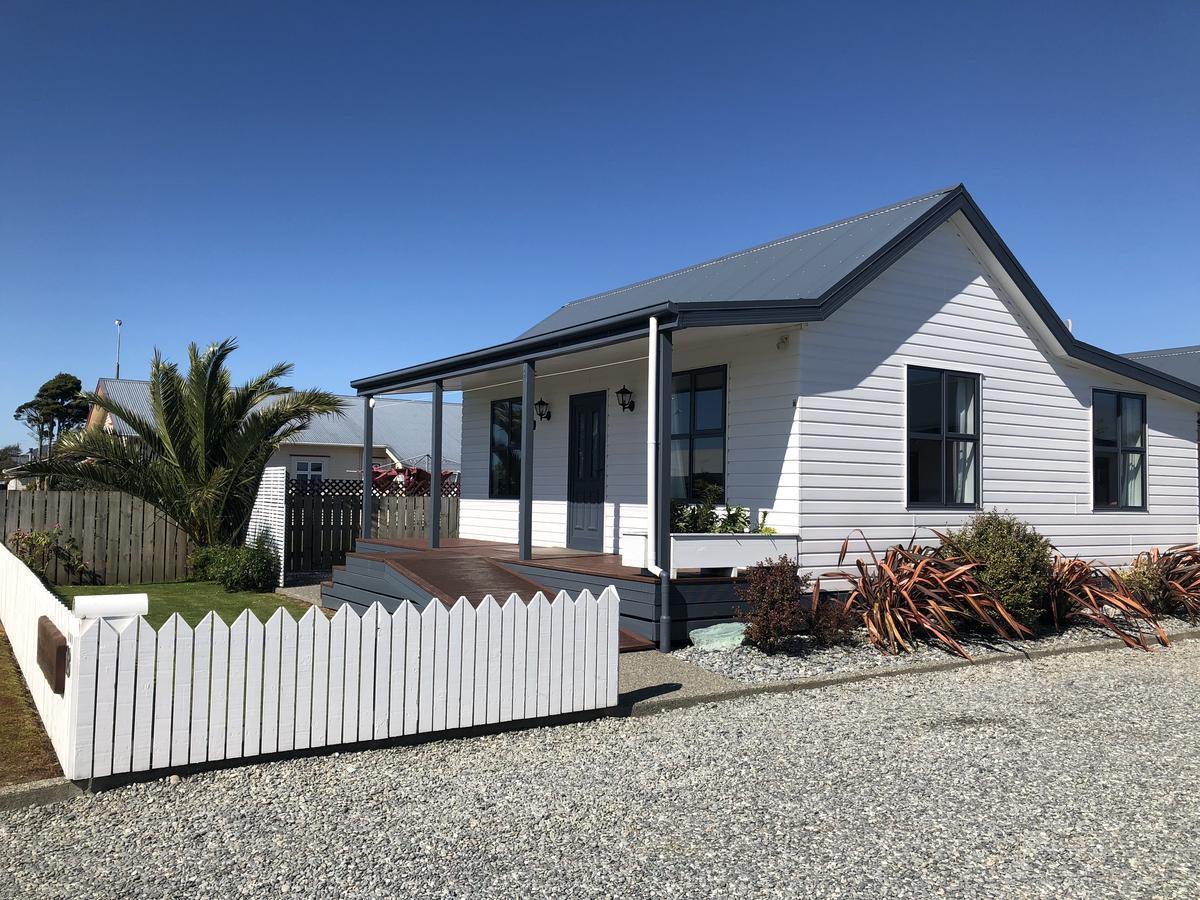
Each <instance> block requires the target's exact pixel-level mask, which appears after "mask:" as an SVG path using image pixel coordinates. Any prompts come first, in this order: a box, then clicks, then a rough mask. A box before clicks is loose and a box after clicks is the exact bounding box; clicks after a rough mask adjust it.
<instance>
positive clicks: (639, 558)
mask: <svg viewBox="0 0 1200 900" xmlns="http://www.w3.org/2000/svg"><path fill="white" fill-rule="evenodd" d="M799 551H800V537H799V535H795V534H672V535H671V577H672V578H674V577H675V574H676V573H677V572H678V571H679V570H680V569H707V570H716V571H719V572H721V573H722V574H727V575H736V574H737V572H738V570H739V569H744V568H746V567H747V566H753V565H757V564H758V563H760V562H764V561H765V560H768V559H775V558H777V557H780V556H790V557H792V558H793V559H795V558H796V557H797V555H798V554H799ZM621 562H622V563H623V564H624V565H627V566H636V567H638V568H645V565H646V533H645V532H633V531H630V532H622V533H621Z"/></svg>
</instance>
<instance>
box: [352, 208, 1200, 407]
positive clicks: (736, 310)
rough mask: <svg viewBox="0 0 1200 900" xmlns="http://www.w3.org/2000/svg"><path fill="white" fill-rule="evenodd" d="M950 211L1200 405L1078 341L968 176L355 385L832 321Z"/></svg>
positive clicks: (388, 384)
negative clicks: (705, 333) (1072, 319)
mask: <svg viewBox="0 0 1200 900" xmlns="http://www.w3.org/2000/svg"><path fill="white" fill-rule="evenodd" d="M951 216H959V217H961V219H963V220H965V221H966V223H967V224H969V225H970V227H971V228H972V229H974V231H975V233H976V234H978V235H979V237H980V239H981V240H982V242H983V244H984V246H985V247H986V250H987V252H989V253H990V254H991V255H992V256H994V257H995V259H996V262H997V263H998V264H999V266H1000V268H1001V269H1003V272H1004V275H1005V276H1007V278H1009V279H1010V280H1011V281H1012V283H1013V284H1014V285H1015V287H1016V289H1017V290H1018V291H1019V292H1020V294H1021V296H1022V297H1024V298H1025V300H1027V301H1028V303H1029V306H1030V307H1032V310H1033V313H1034V314H1035V315H1036V316H1037V318H1038V320H1039V321H1040V323H1041V325H1042V326H1043V327H1044V329H1045V331H1046V332H1047V333H1048V335H1049V336H1050V337H1051V338H1052V339H1053V342H1054V344H1055V345H1057V347H1059V348H1061V349H1062V352H1063V353H1065V354H1066V355H1067V356H1069V357H1072V358H1074V359H1078V360H1080V361H1082V362H1085V363H1088V364H1089V365H1093V366H1096V367H1097V368H1100V369H1105V370H1107V371H1110V372H1113V373H1115V374H1117V375H1121V376H1124V377H1126V378H1131V379H1133V380H1135V381H1138V382H1141V383H1143V384H1148V385H1152V386H1154V387H1156V388H1158V389H1160V390H1163V391H1166V392H1167V393H1171V394H1175V395H1176V396H1179V397H1183V398H1185V399H1187V400H1190V401H1192V402H1193V403H1200V385H1197V384H1193V383H1191V382H1189V381H1187V380H1184V379H1181V378H1179V377H1177V376H1175V375H1173V374H1171V373H1169V372H1167V371H1165V370H1161V369H1157V368H1151V367H1149V366H1147V365H1144V364H1143V362H1142V361H1140V360H1137V359H1132V358H1130V357H1125V356H1118V355H1117V354H1115V353H1110V352H1109V351H1107V350H1102V349H1101V348H1099V347H1095V346H1092V345H1091V344H1087V343H1085V342H1083V341H1080V340H1078V339H1077V338H1075V336H1074V335H1072V334H1071V329H1070V328H1068V327H1067V324H1066V323H1065V322H1064V321H1063V320H1062V319H1061V318H1060V317H1059V315H1058V314H1057V313H1056V312H1055V311H1054V309H1053V307H1051V306H1050V304H1049V302H1047V300H1046V298H1045V297H1044V296H1043V295H1042V292H1041V291H1040V290H1039V289H1038V287H1037V285H1036V284H1034V283H1033V279H1032V278H1030V277H1029V275H1028V274H1027V273H1026V272H1025V270H1024V268H1022V266H1021V264H1020V263H1019V262H1018V261H1017V258H1016V257H1015V256H1014V255H1013V253H1012V251H1011V250H1009V249H1008V246H1007V245H1006V244H1005V243H1004V241H1003V239H1002V238H1001V237H1000V235H999V234H998V233H997V231H996V229H995V228H993V227H992V224H991V222H989V221H988V220H987V217H985V216H984V214H983V212H982V211H981V210H980V209H979V207H978V206H977V205H976V204H975V201H974V199H972V197H971V195H970V194H969V193H967V189H966V188H965V187H964V186H963V185H961V184H959V185H956V186H955V187H952V188H948V189H946V190H941V191H934V192H932V193H929V194H922V195H921V196H919V197H914V198H912V199H909V200H904V201H901V202H900V203H894V204H892V205H891V206H886V207H883V208H881V209H877V210H873V211H872V212H868V213H862V214H861V215H858V216H854V217H852V218H849V219H843V220H842V221H840V222H834V223H833V224H831V225H825V226H822V227H821V228H815V229H812V230H810V231H804V232H801V233H799V234H795V235H791V236H790V237H785V238H780V239H779V240H776V241H770V242H769V243H766V244H760V245H759V246H757V247H751V248H750V249H748V250H742V251H740V252H738V253H732V254H729V255H728V256H722V257H720V258H719V259H715V260H710V261H709V262H706V263H699V264H697V265H695V266H689V267H687V268H685V269H679V270H677V271H675V272H670V273H668V274H666V275H660V276H658V277H657V278H650V279H647V280H645V281H640V282H637V283H636V284H632V285H629V286H627V287H624V288H618V289H616V290H613V291H607V292H605V293H601V294H596V295H594V296H592V297H586V298H584V299H583V300H578V301H575V302H574V303H568V304H567V305H566V306H563V307H561V308H560V309H559V310H558V311H557V312H555V313H553V314H552V315H550V316H549V317H547V318H546V319H543V320H542V321H541V322H539V323H538V324H537V325H535V326H534V327H533V328H531V329H529V330H528V331H526V332H525V333H524V334H522V335H521V336H520V337H518V338H516V339H515V340H513V341H510V342H508V343H505V344H497V345H494V346H491V347H485V348H483V349H481V350H476V351H474V352H471V353H462V354H459V355H457V356H451V357H446V358H445V359H439V360H434V361H432V362H427V363H421V364H418V365H415V366H409V367H407V368H405V369H398V370H396V371H393V372H384V373H382V374H379V375H373V376H370V377H368V378H359V379H356V380H355V381H352V382H351V383H350V385H351V387H353V388H354V389H355V390H356V391H358V393H359V394H360V395H363V394H380V393H385V392H388V391H401V390H414V389H427V388H428V386H429V385H431V384H433V382H435V381H439V380H441V381H446V380H449V379H456V378H462V377H464V376H467V375H470V374H473V373H477V372H484V371H489V370H492V369H497V368H501V367H503V366H510V365H515V364H518V363H522V362H533V361H536V360H538V359H544V358H548V357H553V356H559V355H562V354H564V353H572V352H577V351H580V350H585V349H589V348H594V347H600V346H605V345H606V344H613V343H619V342H621V341H628V340H633V339H637V338H640V337H643V336H644V335H646V334H647V333H648V331H649V318H650V317H651V316H654V317H655V318H656V319H658V325H659V328H660V329H663V330H670V329H675V328H688V327H703V326H714V325H748V324H785V323H786V324H790V323H798V322H819V321H823V320H824V319H827V318H829V316H831V315H833V314H834V313H836V312H837V310H838V309H840V308H841V306H842V305H843V304H844V303H846V302H847V301H849V300H850V299H851V298H852V297H854V296H855V295H856V294H858V292H859V291H861V290H862V289H863V288H864V287H866V286H867V285H868V284H870V283H871V282H872V281H873V280H874V279H875V278H876V277H877V276H878V275H879V274H880V273H881V272H883V271H884V270H885V269H887V268H888V267H889V266H890V265H892V263H894V262H896V260H898V259H900V257H902V256H903V255H904V254H905V253H907V252H908V251H909V250H911V249H912V248H913V247H915V246H916V245H917V244H919V243H920V242H921V241H922V240H924V239H925V237H927V236H928V235H929V234H931V233H932V232H933V231H934V230H935V229H937V228H938V227H940V226H941V225H942V224H943V223H945V222H946V221H947V220H948V219H950V217H951Z"/></svg>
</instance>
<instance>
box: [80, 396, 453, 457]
mask: <svg viewBox="0 0 1200 900" xmlns="http://www.w3.org/2000/svg"><path fill="white" fill-rule="evenodd" d="M96 390H97V391H98V392H100V393H102V394H104V395H105V396H106V397H110V398H112V399H113V400H115V401H116V402H118V403H120V404H122V405H123V406H127V407H129V408H130V409H132V410H133V411H134V412H136V413H138V414H139V415H141V416H144V417H145V418H147V419H153V418H154V415H153V413H152V412H151V410H150V382H148V381H138V380H136V379H130V378H120V379H118V378H101V379H100V381H99V382H98V384H97V385H96ZM342 399H343V400H345V401H346V405H345V407H344V409H343V413H344V415H342V416H340V417H339V416H318V417H317V418H315V419H313V421H312V423H311V424H310V425H309V426H308V428H306V429H305V430H304V433H303V434H300V435H296V436H295V437H292V438H289V439H288V441H287V442H288V443H292V444H333V445H341V446H351V447H358V446H362V413H363V410H362V398H361V397H347V396H343V397H342ZM432 416H433V404H432V403H430V402H429V401H427V400H395V399H390V398H384V397H380V398H378V399H377V400H376V401H375V415H374V440H375V445H376V446H377V447H387V448H388V449H390V450H391V451H392V454H393V455H394V456H395V457H396V458H397V459H399V460H401V461H402V462H407V461H410V460H412V461H415V460H421V459H422V458H423V457H427V456H428V455H429V450H430V447H429V443H430V442H429V438H430V430H431V425H432ZM113 427H114V428H115V429H116V432H117V433H118V434H124V435H128V434H132V433H133V431H132V429H130V427H129V426H128V425H127V424H126V423H125V422H122V421H120V420H116V421H114V422H113ZM442 460H443V463H444V467H445V468H447V469H458V468H459V465H460V462H461V460H462V404H459V403H445V404H443V407H442Z"/></svg>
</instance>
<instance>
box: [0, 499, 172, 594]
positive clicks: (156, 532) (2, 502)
mask: <svg viewBox="0 0 1200 900" xmlns="http://www.w3.org/2000/svg"><path fill="white" fill-rule="evenodd" d="M0 524H2V525H3V538H4V540H5V541H7V540H8V539H9V536H10V535H11V534H12V533H13V532H14V531H16V530H18V529H21V530H25V531H29V530H33V529H36V530H44V529H50V528H53V527H54V526H55V525H58V526H59V527H60V528H62V530H63V534H64V535H68V536H70V537H71V538H73V539H74V540H75V543H76V544H78V545H79V550H80V552H81V553H82V555H83V560H84V562H86V563H87V564H88V566H89V568H90V572H89V573H88V574H86V575H85V576H84V578H83V580H84V581H87V582H94V583H97V584H144V583H150V582H157V581H180V580H182V579H184V578H186V577H187V558H188V553H189V551H190V550H191V546H190V543H189V541H188V537H187V535H186V534H185V533H184V532H183V530H182V529H181V528H180V527H179V526H178V525H176V524H175V523H174V522H173V521H171V520H170V519H169V518H167V516H166V515H165V514H164V513H162V512H160V511H159V510H158V509H157V508H156V507H154V506H151V505H150V504H149V503H146V502H145V501H143V500H138V499H137V498H135V497H130V496H129V495H128V494H122V493H119V492H117V491H36V490H34V491H0ZM47 576H48V577H49V579H50V581H51V582H53V583H54V584H68V583H71V582H78V581H79V580H80V579H79V578H78V577H77V576H75V575H73V574H72V573H70V572H68V571H67V570H66V569H65V567H63V566H62V565H61V563H58V562H56V563H55V564H54V567H53V568H52V569H51V570H50V571H49V572H48V573H47Z"/></svg>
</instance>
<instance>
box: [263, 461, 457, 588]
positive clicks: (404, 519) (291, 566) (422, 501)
mask: <svg viewBox="0 0 1200 900" xmlns="http://www.w3.org/2000/svg"><path fill="white" fill-rule="evenodd" d="M286 521H287V528H286V533H285V535H284V554H283V555H284V560H283V562H284V566H283V570H284V572H324V571H327V570H329V569H331V568H333V567H334V566H340V565H344V564H345V562H346V553H347V552H349V551H350V550H353V549H354V544H355V542H356V541H357V540H358V536H359V534H360V533H361V526H362V485H361V484H360V483H358V482H352V481H334V480H328V481H325V482H323V483H319V484H315V485H310V484H307V483H304V482H297V481H295V480H294V479H293V480H289V481H288V489H287V518H286ZM441 521H442V529H441V530H442V534H443V535H444V536H446V537H453V536H456V535H457V534H458V498H457V497H443V498H442V515H441ZM373 522H374V526H375V527H374V534H375V536H376V537H381V538H420V537H425V536H426V535H428V533H429V524H428V523H429V497H412V496H405V495H403V494H384V495H380V494H376V495H375V498H374V516H373Z"/></svg>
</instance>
